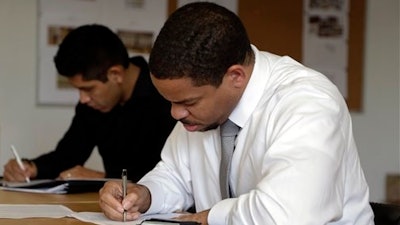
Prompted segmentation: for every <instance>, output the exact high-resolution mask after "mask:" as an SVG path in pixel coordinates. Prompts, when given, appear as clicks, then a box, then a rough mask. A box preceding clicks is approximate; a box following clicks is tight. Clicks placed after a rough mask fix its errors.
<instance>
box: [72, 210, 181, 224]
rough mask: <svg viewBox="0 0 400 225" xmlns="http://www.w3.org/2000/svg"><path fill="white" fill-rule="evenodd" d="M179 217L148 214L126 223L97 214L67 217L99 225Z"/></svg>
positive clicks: (87, 213)
mask: <svg viewBox="0 0 400 225" xmlns="http://www.w3.org/2000/svg"><path fill="white" fill-rule="evenodd" d="M179 215H181V214H179V213H166V214H149V215H142V216H141V217H140V218H139V219H137V220H133V221H126V222H122V221H113V220H110V219H108V218H107V217H106V216H104V214H103V213H99V212H75V213H72V214H71V215H69V216H70V217H74V218H76V219H78V220H81V221H84V222H91V223H94V224H100V225H120V224H125V225H137V224H140V223H141V222H142V221H143V220H148V219H172V218H174V217H177V216H179Z"/></svg>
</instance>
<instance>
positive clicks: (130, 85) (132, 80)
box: [121, 64, 140, 105]
mask: <svg viewBox="0 0 400 225" xmlns="http://www.w3.org/2000/svg"><path fill="white" fill-rule="evenodd" d="M139 74H140V68H139V67H137V66H136V65H133V64H129V67H128V68H127V69H126V70H125V79H124V82H123V84H122V90H123V93H122V101H121V104H122V105H123V104H125V102H127V101H128V100H129V99H130V98H131V96H132V93H133V90H134V89H135V86H136V82H137V80H138V78H139Z"/></svg>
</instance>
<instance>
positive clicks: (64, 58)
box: [54, 24, 129, 82]
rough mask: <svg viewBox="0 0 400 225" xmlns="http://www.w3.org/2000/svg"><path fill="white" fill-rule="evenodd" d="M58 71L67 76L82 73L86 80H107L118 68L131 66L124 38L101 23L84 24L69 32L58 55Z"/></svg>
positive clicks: (56, 61)
mask: <svg viewBox="0 0 400 225" xmlns="http://www.w3.org/2000/svg"><path fill="white" fill-rule="evenodd" d="M54 63H55V66H56V69H57V72H58V73H59V74H60V75H62V76H65V77H72V76H75V75H76V74H78V73H79V74H82V77H83V80H100V81H102V82H106V81H107V74H106V72H107V70H108V69H109V68H110V67H111V66H114V65H122V66H123V67H124V68H127V67H128V66H129V55H128V52H127V49H126V47H125V45H124V44H123V42H122V41H121V39H120V38H119V37H118V35H117V34H115V33H114V32H113V31H112V30H110V29H109V28H108V27H106V26H103V25H100V24H88V25H82V26H80V27H77V28H75V29H74V30H72V31H71V32H69V33H68V34H67V35H66V36H65V38H64V39H63V41H62V42H61V44H60V46H59V48H58V51H57V54H56V55H55V56H54Z"/></svg>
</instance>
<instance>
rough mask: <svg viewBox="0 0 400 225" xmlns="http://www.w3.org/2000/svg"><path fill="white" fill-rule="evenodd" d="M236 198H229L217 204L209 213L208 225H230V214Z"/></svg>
mask: <svg viewBox="0 0 400 225" xmlns="http://www.w3.org/2000/svg"><path fill="white" fill-rule="evenodd" d="M236 201H237V199H236V198H227V199H224V200H222V201H220V202H218V203H217V204H215V205H214V206H213V207H212V208H211V210H210V212H209V213H208V218H207V220H208V224H213V225H226V224H228V214H229V212H230V211H231V209H232V207H233V204H235V202H236Z"/></svg>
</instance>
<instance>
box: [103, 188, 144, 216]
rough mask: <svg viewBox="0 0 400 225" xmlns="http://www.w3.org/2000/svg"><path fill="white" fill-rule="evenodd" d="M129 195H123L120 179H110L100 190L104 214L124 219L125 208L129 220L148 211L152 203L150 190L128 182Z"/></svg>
mask: <svg viewBox="0 0 400 225" xmlns="http://www.w3.org/2000/svg"><path fill="white" fill-rule="evenodd" d="M127 187H128V188H127V195H126V197H125V198H123V197H122V186H121V182H119V181H108V182H106V183H105V184H104V186H103V187H102V188H101V189H100V191H99V205H100V208H101V209H102V211H103V213H104V215H105V216H106V217H108V218H110V219H112V220H117V221H122V220H123V213H124V210H126V211H127V214H126V219H127V220H136V219H138V218H139V216H140V215H141V214H142V213H143V212H146V211H147V210H148V209H149V207H150V203H151V198H150V192H149V190H148V189H147V188H146V187H145V186H143V185H139V184H134V183H128V186H127Z"/></svg>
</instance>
